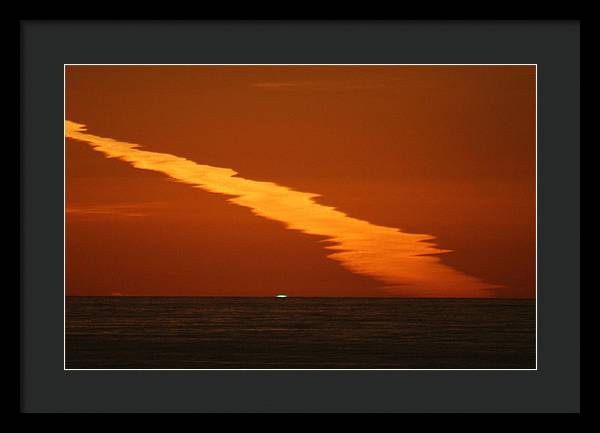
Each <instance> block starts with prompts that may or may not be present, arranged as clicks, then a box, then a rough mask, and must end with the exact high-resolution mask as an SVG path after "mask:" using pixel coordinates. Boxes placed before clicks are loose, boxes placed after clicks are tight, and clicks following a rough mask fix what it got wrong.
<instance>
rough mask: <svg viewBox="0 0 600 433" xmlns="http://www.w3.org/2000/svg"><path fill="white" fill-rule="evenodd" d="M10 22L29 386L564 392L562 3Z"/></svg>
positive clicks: (571, 351)
mask: <svg viewBox="0 0 600 433" xmlns="http://www.w3.org/2000/svg"><path fill="white" fill-rule="evenodd" d="M359 28H361V29H363V30H364V31H361V32H358V31H357V29H359ZM22 35H23V36H22V37H23V40H24V45H23V54H22V56H23V57H22V58H23V66H22V77H23V78H22V80H23V81H22V83H23V84H22V89H23V92H22V97H23V101H24V102H23V107H24V112H23V116H22V143H23V161H24V163H23V168H24V171H25V182H24V188H23V190H22V194H23V197H24V198H23V203H24V209H25V212H24V215H23V220H22V227H23V238H22V243H23V246H24V251H25V254H24V263H23V264H24V266H23V280H22V292H21V303H22V308H23V309H22V315H23V321H22V340H21V344H22V346H21V347H22V356H23V358H22V359H23V361H22V364H21V367H22V384H21V386H22V392H23V397H22V405H21V406H22V410H24V411H26V412H39V411H42V412H55V411H68V412H89V411H93V412H97V411H100V412H119V411H123V412H238V411H240V412H362V411H364V412H501V411H510V412H529V411H533V412H540V411H541V412H544V411H559V412H562V411H564V412H577V411H578V410H579V319H578V317H579V255H578V251H579V235H578V233H579V24H578V22H572V21H565V22H553V23H549V22H520V23H514V22H512V23H503V22H487V23H485V25H483V26H477V27H473V26H470V25H469V24H468V23H464V22H446V23H443V24H440V23H437V24H436V23H435V22H411V23H407V22H401V21H400V22H364V23H352V22H339V23H334V22H328V23H326V22H306V23H298V22H296V23H291V22H287V23H286V22H285V21H283V22H279V23H275V22H202V21H199V22H173V23H169V22H154V23H143V22H129V21H125V22H120V23H116V22H115V23H111V22H106V23H100V22H95V23H87V24H84V25H81V24H76V23H68V22H67V23H59V22H54V23H45V24H41V23H38V22H25V23H23V24H22ZM417 36H419V37H417ZM542 36H543V37H542ZM557 40H560V41H561V43H560V44H559V45H557V44H556V43H553V41H557ZM111 41H113V42H111ZM209 41H210V43H209ZM408 41H411V42H410V43H409V42H408ZM48 44H50V48H48V47H47V46H48ZM483 47H485V50H483V49H482V48H483ZM549 47H552V50H551V51H549ZM557 119H560V121H558V120H557ZM566 143H568V145H567V144H566ZM561 251H563V252H564V251H570V254H569V255H568V256H569V257H566V258H565V254H561V253H560V252H561ZM558 328H560V332H557V329H558ZM550 336H552V338H550ZM548 384H560V385H556V386H560V390H561V392H560V393H557V394H555V395H548V393H546V392H544V389H547V386H550V385H548ZM52 389H60V392H59V393H58V394H57V395H56V396H53V397H51V390H52ZM92 390H93V391H92ZM116 390H119V391H118V392H115V391H116ZM348 390H352V392H348ZM419 390H420V391H419ZM425 390H426V392H424V391H425ZM517 390H518V391H517ZM76 395H79V396H80V397H79V398H77V399H75V398H74V396H76ZM167 395H169V396H171V397H170V398H166V397H165V396H167ZM275 395H278V396H280V397H278V398H274V397H273V396H275ZM367 396H370V397H369V398H367ZM450 396H452V398H450ZM483 396H485V398H483Z"/></svg>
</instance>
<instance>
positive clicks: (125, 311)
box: [65, 297, 536, 369]
mask: <svg viewBox="0 0 600 433" xmlns="http://www.w3.org/2000/svg"><path fill="white" fill-rule="evenodd" d="M65 314H66V320H65V321H66V338H65V344H66V348H65V358H66V360H65V366H66V368H68V369H79V368H89V369H97V368H102V369H116V368H127V369H138V368H139V369H143V368H144V369H166V368H169V369H234V368H235V369H247V368H259V369H387V368H392V369H395V368H399V369H404V368H408V369H448V368H452V369H463V368H469V369H470V368H535V352H536V351H535V301H534V300H506V299H494V300H489V299H485V300H484V299H468V300H467V299H402V298H285V299H278V298H225V297H67V299H66V311H65Z"/></svg>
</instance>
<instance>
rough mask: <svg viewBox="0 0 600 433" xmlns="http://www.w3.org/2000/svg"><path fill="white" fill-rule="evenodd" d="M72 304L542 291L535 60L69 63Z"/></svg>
mask: <svg viewBox="0 0 600 433" xmlns="http://www.w3.org/2000/svg"><path fill="white" fill-rule="evenodd" d="M65 81H66V89H65V91H66V99H65V102H66V107H65V109H66V120H67V121H68V122H67V123H66V128H65V131H66V136H67V139H66V143H65V152H66V291H67V294H68V295H111V294H123V295H167V296H168V295H173V296H179V295H188V296H202V295H206V296H219V295H223V296H273V295H274V294H277V293H287V294H288V295H291V296H411V297H419V296H423V297H431V296H434V297H490V296H491V297H529V298H530V297H534V296H535V66H67V67H66V72H65Z"/></svg>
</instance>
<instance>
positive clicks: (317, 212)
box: [65, 121, 497, 297]
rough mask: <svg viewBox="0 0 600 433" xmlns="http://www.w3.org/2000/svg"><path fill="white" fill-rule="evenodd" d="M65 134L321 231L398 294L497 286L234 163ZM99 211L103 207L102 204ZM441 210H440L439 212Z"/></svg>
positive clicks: (338, 256)
mask: <svg viewBox="0 0 600 433" xmlns="http://www.w3.org/2000/svg"><path fill="white" fill-rule="evenodd" d="M65 127H66V128H65V131H66V135H67V137H69V138H73V139H75V140H79V141H83V142H86V143H88V144H89V145H90V146H91V147H92V148H93V149H95V150H97V151H99V152H102V153H104V154H105V155H106V156H107V157H110V158H118V159H121V160H123V161H126V162H128V163H130V164H131V165H133V166H134V167H136V168H140V169H144V170H153V171H158V172H161V173H164V174H166V175H167V176H170V177H171V178H173V179H176V180H178V181H180V182H183V183H187V184H190V185H193V186H194V187H196V188H200V189H203V190H205V191H209V192H213V193H219V194H224V195H226V196H229V197H230V198H228V201H230V202H231V203H235V204H237V205H239V206H244V207H247V208H249V209H250V210H251V211H252V212H253V213H254V214H255V215H257V216H260V217H263V218H267V219H270V220H274V221H279V222H281V223H283V224H284V225H285V227H286V228H288V229H290V230H298V231H300V232H302V233H306V234H309V235H317V236H323V237H325V238H326V240H327V241H328V242H326V243H323V245H324V248H325V249H327V250H329V251H332V253H331V254H329V255H328V257H329V258H330V259H332V260H335V261H337V262H339V263H340V264H341V265H342V266H344V267H345V268H346V269H348V270H350V271H351V272H354V273H357V274H361V275H366V276H369V277H372V278H374V279H377V280H379V281H380V282H382V283H383V284H384V285H385V286H386V288H387V289H388V290H389V291H391V292H392V293H395V294H398V295H403V296H435V297H463V296H466V297H471V296H480V297H486V296H492V295H493V293H491V292H490V291H489V289H490V288H493V287H497V286H492V285H490V284H487V283H485V282H483V281H481V280H480V279H478V278H476V277H473V276H470V275H467V274H465V273H463V272H460V271H458V270H456V269H454V268H452V267H451V266H448V265H446V264H444V263H442V262H441V261H440V259H439V254H442V253H445V252H448V251H447V250H443V249H440V248H438V247H437V246H436V245H435V244H434V243H433V242H432V240H433V237H432V236H431V235H427V234H415V233H406V232H403V231H401V230H400V229H398V228H394V227H386V226H380V225H376V224H372V223H370V222H368V221H365V220H360V219H357V218H353V217H351V216H349V215H347V214H345V213H344V212H342V211H340V210H338V209H336V208H334V207H331V206H325V205H322V204H319V203H317V202H316V201H315V198H316V197H318V196H319V195H318V194H313V193H309V192H302V191H294V190H292V189H290V188H288V187H285V186H282V185H278V184H276V183H273V182H261V181H255V180H251V179H245V178H243V177H240V176H237V172H236V171H235V170H233V169H231V168H223V167H212V166H209V165H203V164H197V163H195V162H194V161H190V160H189V159H186V158H182V157H179V156H176V155H171V154H168V153H158V152H150V151H145V150H141V149H140V145H138V144H133V143H126V142H122V141H117V140H113V139H111V138H105V137H99V136H96V135H92V134H89V133H87V132H86V127H85V125H81V124H78V123H74V122H70V121H66V125H65ZM101 210H103V209H101ZM440 212H443V209H440Z"/></svg>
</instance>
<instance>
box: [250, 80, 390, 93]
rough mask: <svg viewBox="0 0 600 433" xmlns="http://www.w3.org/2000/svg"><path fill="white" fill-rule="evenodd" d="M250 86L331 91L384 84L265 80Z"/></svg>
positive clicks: (381, 85)
mask: <svg viewBox="0 0 600 433" xmlns="http://www.w3.org/2000/svg"><path fill="white" fill-rule="evenodd" d="M251 86H252V87H255V88H259V89H266V90H269V89H271V90H284V89H310V90H323V91H326V90H332V91H340V90H341V91H344V90H345V91H357V90H377V89H384V88H386V85H385V84H384V83H382V82H375V81H364V80H346V81H267V82H260V83H252V84H251Z"/></svg>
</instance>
